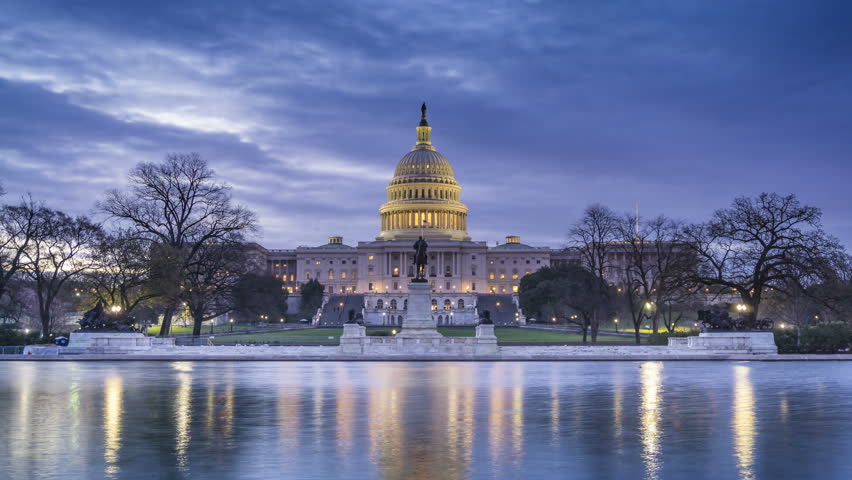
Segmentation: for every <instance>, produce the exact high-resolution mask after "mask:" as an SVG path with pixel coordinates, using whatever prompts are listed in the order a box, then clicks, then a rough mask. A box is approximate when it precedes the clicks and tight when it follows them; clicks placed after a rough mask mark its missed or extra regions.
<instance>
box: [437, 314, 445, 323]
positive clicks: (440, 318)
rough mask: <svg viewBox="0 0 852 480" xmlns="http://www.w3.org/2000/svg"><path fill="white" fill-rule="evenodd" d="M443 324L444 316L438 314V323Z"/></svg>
mask: <svg viewBox="0 0 852 480" xmlns="http://www.w3.org/2000/svg"><path fill="white" fill-rule="evenodd" d="M443 324H444V317H442V316H441V315H438V325H443Z"/></svg>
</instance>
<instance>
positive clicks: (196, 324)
mask: <svg viewBox="0 0 852 480" xmlns="http://www.w3.org/2000/svg"><path fill="white" fill-rule="evenodd" d="M203 323H204V318H203V317H201V316H195V315H193V316H192V335H193V336H195V337H197V336H199V335H201V325H202V324H203Z"/></svg>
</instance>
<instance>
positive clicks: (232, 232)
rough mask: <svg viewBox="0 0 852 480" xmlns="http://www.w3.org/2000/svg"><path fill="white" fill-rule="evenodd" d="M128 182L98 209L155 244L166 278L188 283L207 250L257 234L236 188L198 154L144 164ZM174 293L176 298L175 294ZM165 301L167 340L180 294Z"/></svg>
mask: <svg viewBox="0 0 852 480" xmlns="http://www.w3.org/2000/svg"><path fill="white" fill-rule="evenodd" d="M128 180H129V183H130V188H129V190H128V191H126V192H121V191H118V190H112V191H110V192H108V193H107V194H106V197H105V198H104V200H103V201H101V202H99V203H98V208H99V209H100V210H101V211H102V212H105V213H107V214H108V215H110V216H111V217H113V218H115V219H118V220H119V221H120V222H122V223H124V224H126V225H128V226H129V227H130V228H131V229H132V230H133V231H134V233H135V234H136V235H137V236H139V237H140V238H144V239H146V240H147V241H148V242H150V243H152V244H153V245H152V248H153V249H155V250H156V251H157V252H158V253H157V255H158V256H159V260H160V264H159V267H160V274H161V275H163V276H165V277H168V278H171V279H175V278H178V277H185V275H186V273H187V271H188V268H189V266H190V265H191V264H192V263H193V262H195V261H196V259H197V257H198V256H199V251H200V250H201V249H202V248H204V247H205V246H206V245H208V244H209V243H211V242H213V243H215V242H223V241H229V242H230V241H235V240H239V239H241V238H242V236H243V235H244V234H247V233H249V232H252V231H254V229H255V228H256V223H257V222H256V219H255V215H254V213H253V212H251V211H249V210H248V209H246V208H245V207H243V206H240V205H234V204H233V203H232V202H231V195H230V188H229V187H228V186H227V185H225V184H223V183H219V182H217V181H216V180H215V177H214V172H213V170H212V169H211V168H210V167H209V166H208V165H207V162H206V161H204V159H202V158H201V156H199V155H198V154H195V153H191V154H171V155H168V156H167V157H166V159H165V161H164V162H162V163H140V164H139V165H137V166H136V167H135V168H134V169H133V170H132V171H131V173H130V176H129V179H128ZM168 261H171V264H172V265H171V266H172V267H173V269H174V271H172V272H169V271H168V270H169V268H167V267H169V266H170V264H169V262H168ZM168 290H169V291H170V292H172V293H175V290H174V288H169V289H168ZM164 299H166V309H165V313H164V315H163V322H162V327H161V329H160V335H161V336H165V335H168V333H169V330H170V328H171V320H172V315H173V314H174V312H175V310H176V308H177V306H178V301H179V299H178V296H177V295H175V294H172V295H165V296H164Z"/></svg>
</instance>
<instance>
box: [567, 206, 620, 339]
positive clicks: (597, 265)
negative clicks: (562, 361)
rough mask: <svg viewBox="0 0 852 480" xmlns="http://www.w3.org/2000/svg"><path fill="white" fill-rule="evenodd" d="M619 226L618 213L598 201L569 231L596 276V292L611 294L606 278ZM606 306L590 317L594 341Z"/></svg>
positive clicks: (584, 266)
mask: <svg viewBox="0 0 852 480" xmlns="http://www.w3.org/2000/svg"><path fill="white" fill-rule="evenodd" d="M618 228H619V220H618V216H617V215H616V214H615V213H614V212H613V211H612V210H610V209H609V208H607V207H605V206H603V205H600V204H595V205H591V206H589V207H588V208H586V210H585V211H584V212H583V217H582V218H581V219H580V221H578V222H577V223H575V224H574V225H572V227H571V229H570V232H569V236H570V239H571V242H572V243H573V244H574V245H575V246H577V247H578V249H579V252H580V262H581V266H582V267H583V268H585V269H586V270H588V271H590V272H592V274H594V275H595V276H596V277H597V279H598V285H597V292H598V293H599V294H600V295H602V296H609V295H610V289H609V288H608V287H609V285H608V280H607V278H608V277H610V276H611V275H612V273H613V271H614V265H613V263H612V254H613V248H612V246H613V242H614V241H616V240H617V239H618V232H619V230H618ZM607 303H609V302H603V304H607ZM604 310H605V309H597V310H596V311H595V313H594V314H593V315H592V318H591V319H590V323H591V335H592V342H596V341H597V338H598V329H599V326H600V322H601V318H602V317H603V316H604V315H605V312H604Z"/></svg>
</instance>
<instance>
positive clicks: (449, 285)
mask: <svg viewBox="0 0 852 480" xmlns="http://www.w3.org/2000/svg"><path fill="white" fill-rule="evenodd" d="M446 288H447V290H449V289H451V288H453V285H452V284H451V283H450V282H447V284H446Z"/></svg>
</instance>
